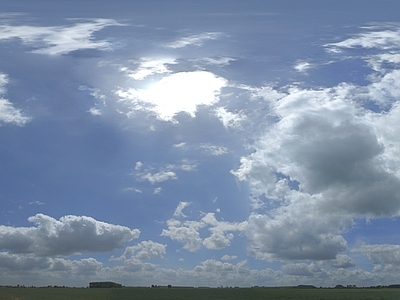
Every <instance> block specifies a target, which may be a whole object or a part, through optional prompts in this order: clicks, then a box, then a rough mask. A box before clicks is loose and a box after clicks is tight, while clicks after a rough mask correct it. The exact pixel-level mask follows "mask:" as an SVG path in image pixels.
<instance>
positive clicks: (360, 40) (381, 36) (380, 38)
mask: <svg viewBox="0 0 400 300" xmlns="http://www.w3.org/2000/svg"><path fill="white" fill-rule="evenodd" d="M384 27H385V26H384ZM387 27H389V28H387V29H386V30H381V29H382V27H377V26H368V27H364V29H367V30H370V32H365V33H360V34H357V35H355V37H352V38H349V39H346V40H344V41H341V42H338V43H330V44H326V45H325V47H327V49H328V51H333V52H338V51H340V48H356V47H360V48H379V49H383V50H390V49H398V48H399V44H400V29H399V28H398V26H389V25H388V26H387Z"/></svg>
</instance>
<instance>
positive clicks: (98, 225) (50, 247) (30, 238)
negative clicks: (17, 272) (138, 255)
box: [0, 214, 140, 256]
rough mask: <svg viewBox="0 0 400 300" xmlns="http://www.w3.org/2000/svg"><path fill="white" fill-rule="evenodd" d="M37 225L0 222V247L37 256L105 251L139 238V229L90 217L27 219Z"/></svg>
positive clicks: (38, 217) (41, 216)
mask: <svg viewBox="0 0 400 300" xmlns="http://www.w3.org/2000/svg"><path fill="white" fill-rule="evenodd" d="M28 220H29V221H30V222H32V223H34V224H35V225H36V227H8V226H0V236H1V239H0V249H5V250H8V251H9V252H10V253H33V254H35V255H38V256H56V255H64V256H66V255H72V254H75V253H80V252H107V251H112V250H113V249H115V248H121V247H122V245H123V243H125V242H129V241H131V240H132V239H135V238H138V237H139V234H140V231H139V230H138V229H133V230H131V229H129V228H127V227H124V226H119V225H112V224H108V223H104V222H100V221H96V220H95V219H93V218H90V217H85V216H82V217H79V216H71V215H70V216H65V217H62V218H60V220H56V219H53V218H51V217H49V216H46V215H43V214H37V215H35V216H33V217H30V218H29V219H28Z"/></svg>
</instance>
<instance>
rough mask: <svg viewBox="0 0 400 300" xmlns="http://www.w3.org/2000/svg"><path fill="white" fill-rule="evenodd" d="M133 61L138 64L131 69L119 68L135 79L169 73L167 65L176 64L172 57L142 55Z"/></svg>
mask: <svg viewBox="0 0 400 300" xmlns="http://www.w3.org/2000/svg"><path fill="white" fill-rule="evenodd" d="M135 63H136V64H137V65H138V66H137V68H136V69H135V70H133V71H132V70H129V69H128V68H126V67H123V68H121V71H123V72H124V73H126V74H127V76H129V77H131V78H133V79H135V80H143V79H145V78H146V77H149V76H152V75H155V74H169V73H171V71H170V70H169V69H168V65H172V64H177V62H176V60H175V59H172V58H160V59H155V58H147V57H143V58H141V59H140V60H138V61H137V62H135Z"/></svg>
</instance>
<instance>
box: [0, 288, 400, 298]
mask: <svg viewBox="0 0 400 300" xmlns="http://www.w3.org/2000/svg"><path fill="white" fill-rule="evenodd" d="M67 299H68V300H69V299H74V300H86V299H88V300H90V299H93V300H114V299H115V300H125V299H141V300H161V299H165V300H183V299H185V300H186V299H190V300H196V299H205V300H220V299H221V300H222V299H229V300H235V299H237V300H239V299H240V300H242V299H246V300H251V299H260V300H261V299H263V300H267V299H268V300H275V299H281V300H285V299H305V300H306V299H307V300H310V299H321V300H322V299H323V300H331V299H332V300H333V299H343V300H344V299H346V300H353V299H359V300H375V299H379V300H383V299H388V300H391V299H392V300H398V299H400V289H384V288H382V289H296V288H233V289H180V288H176V289H174V288H172V289H151V288H110V289H89V288H0V300H67Z"/></svg>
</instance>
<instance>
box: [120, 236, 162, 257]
mask: <svg viewBox="0 0 400 300" xmlns="http://www.w3.org/2000/svg"><path fill="white" fill-rule="evenodd" d="M166 247H167V245H164V244H160V243H156V242H153V241H143V242H140V243H139V244H137V245H135V246H130V247H127V248H126V249H125V252H124V256H125V257H134V258H136V259H138V260H141V261H144V260H149V259H152V258H160V259H161V258H164V255H165V253H166Z"/></svg>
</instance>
